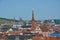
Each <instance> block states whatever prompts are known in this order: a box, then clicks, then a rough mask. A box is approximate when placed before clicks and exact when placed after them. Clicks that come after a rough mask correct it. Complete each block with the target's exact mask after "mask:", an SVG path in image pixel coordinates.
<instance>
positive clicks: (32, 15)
mask: <svg viewBox="0 0 60 40" xmlns="http://www.w3.org/2000/svg"><path fill="white" fill-rule="evenodd" d="M32 20H34V10H32Z"/></svg>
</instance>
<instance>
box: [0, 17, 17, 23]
mask: <svg viewBox="0 0 60 40" xmlns="http://www.w3.org/2000/svg"><path fill="white" fill-rule="evenodd" d="M14 21H15V22H18V20H13V19H7V18H1V17H0V22H14Z"/></svg>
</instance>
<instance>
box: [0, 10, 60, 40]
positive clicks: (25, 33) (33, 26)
mask: <svg viewBox="0 0 60 40" xmlns="http://www.w3.org/2000/svg"><path fill="white" fill-rule="evenodd" d="M53 38H54V39H53ZM59 39H60V24H55V22H54V20H46V21H44V20H43V21H36V20H35V18H34V10H32V20H31V21H23V20H20V22H15V21H14V22H10V23H4V24H1V26H0V40H59Z"/></svg>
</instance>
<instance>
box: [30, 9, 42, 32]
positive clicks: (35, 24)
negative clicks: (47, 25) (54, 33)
mask: <svg viewBox="0 0 60 40" xmlns="http://www.w3.org/2000/svg"><path fill="white" fill-rule="evenodd" d="M31 31H33V32H34V33H41V32H42V31H41V29H40V27H39V26H38V25H37V23H36V21H35V19H34V10H32V25H31Z"/></svg>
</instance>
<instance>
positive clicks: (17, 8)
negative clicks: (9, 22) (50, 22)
mask: <svg viewBox="0 0 60 40" xmlns="http://www.w3.org/2000/svg"><path fill="white" fill-rule="evenodd" d="M32 8H34V15H35V19H36V20H42V19H60V0H0V17H3V18H13V17H15V18H16V19H19V17H22V19H24V20H30V19H31V16H32Z"/></svg>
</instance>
